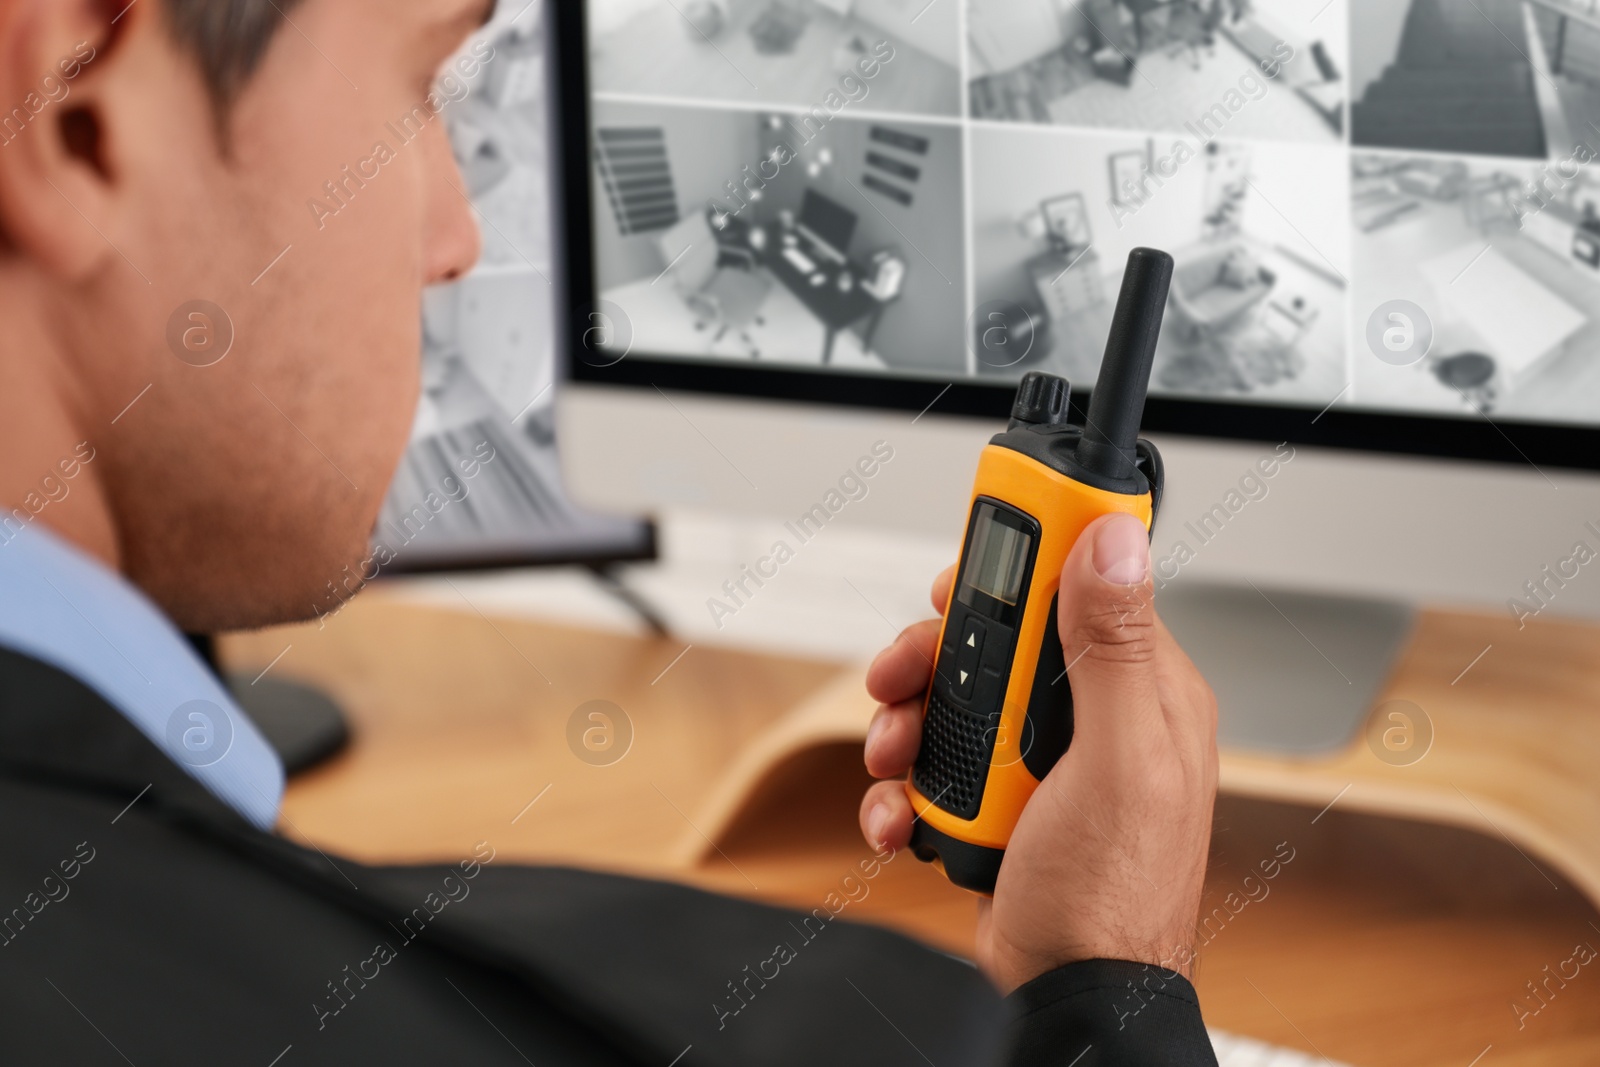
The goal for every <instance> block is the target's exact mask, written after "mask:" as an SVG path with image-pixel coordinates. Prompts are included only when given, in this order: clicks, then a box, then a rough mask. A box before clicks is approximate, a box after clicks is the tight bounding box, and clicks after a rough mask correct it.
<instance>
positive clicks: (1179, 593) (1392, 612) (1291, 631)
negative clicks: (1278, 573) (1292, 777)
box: [1156, 581, 1416, 756]
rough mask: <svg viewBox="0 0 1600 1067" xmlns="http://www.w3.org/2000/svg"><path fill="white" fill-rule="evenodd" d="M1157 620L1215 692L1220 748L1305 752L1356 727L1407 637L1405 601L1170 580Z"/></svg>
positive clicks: (1330, 748) (1344, 737) (1335, 742)
mask: <svg viewBox="0 0 1600 1067" xmlns="http://www.w3.org/2000/svg"><path fill="white" fill-rule="evenodd" d="M1156 606H1157V609H1158V610H1159V611H1160V613H1161V618H1162V620H1163V621H1164V622H1165V623H1166V624H1167V627H1168V628H1169V629H1170V630H1171V631H1172V633H1173V636H1175V637H1176V638H1177V639H1178V643H1179V644H1181V645H1182V646H1183V648H1184V651H1186V652H1187V653H1188V654H1189V657H1190V658H1191V659H1193V660H1194V662H1195V666H1197V667H1199V668H1200V673H1201V674H1203V675H1205V677H1206V680H1207V681H1209V682H1210V683H1211V688H1212V689H1213V690H1215V692H1216V694H1217V704H1218V708H1219V713H1218V714H1219V721H1218V724H1217V743H1218V744H1219V745H1220V746H1222V747H1223V748H1228V749H1234V750H1240V751H1249V752H1268V753H1276V754H1281V755H1295V756H1315V755H1322V754H1326V753H1331V752H1334V751H1337V750H1339V749H1342V748H1345V747H1346V746H1348V745H1349V744H1350V743H1351V742H1352V741H1354V740H1355V739H1356V738H1357V737H1358V736H1359V735H1360V733H1361V731H1362V728H1363V727H1364V726H1365V725H1366V721H1367V717H1368V715H1369V714H1370V713H1371V711H1372V707H1373V705H1374V704H1375V703H1376V701H1377V697H1378V694H1379V692H1380V691H1381V690H1382V688H1383V685H1384V683H1385V681H1386V680H1387V679H1388V677H1389V675H1390V671H1391V669H1392V668H1393V666H1394V664H1395V660H1396V658H1397V657H1398V656H1399V654H1400V652H1401V650H1402V649H1403V648H1404V646H1405V643H1406V640H1407V638H1408V637H1409V636H1410V634H1411V628H1412V624H1413V622H1414V620H1415V617H1416V612H1415V609H1414V608H1413V607H1412V606H1411V605H1409V604H1405V603H1401V602H1398V601H1388V600H1367V599H1359V598H1355V597H1344V596H1324V595H1316V594H1308V593H1295V592H1285V591H1283V590H1279V589H1271V588H1266V587H1262V586H1256V585H1253V584H1250V583H1246V584H1244V585H1219V584H1209V583H1202V582H1188V581H1177V582H1173V583H1171V584H1170V585H1168V586H1167V587H1166V588H1165V589H1161V590H1158V591H1157V593H1156Z"/></svg>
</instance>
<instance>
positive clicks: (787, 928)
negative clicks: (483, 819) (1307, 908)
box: [0, 650, 1215, 1067]
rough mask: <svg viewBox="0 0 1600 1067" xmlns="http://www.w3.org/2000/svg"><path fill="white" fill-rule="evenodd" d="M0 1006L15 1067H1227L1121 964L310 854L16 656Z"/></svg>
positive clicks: (577, 884)
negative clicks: (1025, 978) (979, 967)
mask: <svg viewBox="0 0 1600 1067" xmlns="http://www.w3.org/2000/svg"><path fill="white" fill-rule="evenodd" d="M824 914H826V912H824ZM1130 997H1131V999H1130ZM0 998H3V1001H4V1003H5V1005H6V1012H5V1014H6V1020H7V1021H6V1024H5V1025H4V1026H0V1063H4V1064H7V1065H13V1064H15V1065H22V1064H63V1063H70V1064H75V1065H79V1064H82V1065H93V1064H122V1063H133V1064H138V1065H140V1067H143V1065H145V1064H165V1065H175V1064H207V1065H211V1064H245V1065H257V1067H299V1065H302V1064H336V1063H337V1064H391V1063H396V1064H408V1063H449V1064H474V1065H477V1064H499V1063H504V1064H529V1063H533V1064H538V1065H540V1067H546V1065H561V1064H598V1065H612V1064H615V1065H623V1064H628V1065H633V1064H644V1065H650V1067H670V1065H674V1064H676V1065H679V1067H694V1065H727V1067H735V1065H738V1067H744V1065H749V1064H779V1065H787V1064H795V1065H800V1064H807V1065H809V1064H839V1063H861V1064H874V1065H878V1064H906V1065H913V1067H920V1065H925V1064H937V1065H938V1067H956V1065H960V1064H994V1063H1004V1062H1009V1063H1014V1064H1018V1065H1030V1067H1031V1065H1043V1064H1060V1065H1061V1067H1066V1065H1068V1064H1072V1063H1076V1064H1078V1067H1089V1065H1091V1064H1112V1063H1115V1064H1123V1063H1128V1064H1133V1063H1138V1064H1152V1063H1169V1064H1208V1065H1209V1064H1214V1063H1215V1060H1214V1058H1212V1056H1211V1052H1210V1046H1209V1043H1207V1041H1206V1038H1205V1032H1204V1030H1203V1028H1202V1027H1201V1024H1200V1016H1199V1009H1198V1006H1197V1005H1196V1003H1195V1000H1194V994H1193V990H1192V989H1191V988H1190V987H1189V986H1188V984H1187V983H1186V982H1184V981H1183V979H1181V978H1175V979H1172V980H1169V981H1167V982H1165V983H1164V984H1163V985H1161V986H1160V987H1157V988H1156V989H1155V990H1154V991H1150V982H1149V981H1148V978H1147V971H1146V970H1145V969H1140V968H1137V967H1135V966H1134V965H1132V964H1120V963H1110V962H1105V961H1093V962H1090V963H1085V964H1076V965H1073V966H1071V967H1066V968H1063V969H1061V970H1060V971H1056V972H1054V973H1053V974H1050V975H1046V976H1044V977H1043V978H1040V979H1038V980H1037V981H1035V982H1033V983H1030V985H1028V986H1026V987H1024V988H1023V989H1022V990H1020V991H1019V992H1018V993H1017V994H1015V995H1014V996H1013V998H1012V999H1011V1002H1010V1003H1009V1004H1008V1003H1006V1002H1003V1001H1001V1000H1000V999H999V998H998V997H997V996H996V995H995V994H994V992H993V991H992V990H991V988H990V987H989V986H988V985H987V983H986V982H984V981H983V979H982V978H980V977H979V975H978V974H977V973H976V972H975V971H974V970H973V969H972V968H971V967H969V966H968V965H966V964H964V963H962V962H960V961H957V960H953V959H951V958H949V957H946V956H943V955H941V954H939V953H936V952H933V951H930V950H928V949H925V948H922V947H920V946H918V945H916V944H915V943H913V942H911V941H908V940H906V939H904V938H902V937H899V936H896V935H894V934H891V933H888V932H885V931H882V930H878V929H875V928H872V927H867V926H861V925H856V924H852V923H849V922H847V921H845V920H843V919H832V920H831V921H828V922H823V921H822V920H821V919H819V918H817V917H816V916H815V915H810V916H808V915H805V914H802V913H794V912H788V911H784V910H780V909H775V908H769V907H765V906H762V905H757V904H751V903H746V902H742V901H736V900H729V899H724V898H720V897H716V896H713V895H710V894H706V893H701V892H698V891H695V890H692V889H686V888H683V887H680V886H674V885H668V884H662V883H655V882H648V881H642V880H637V879H630V878H622V877H616V876H611V875H604V874H596V873H592V872H584V871H576V870H568V869H561V868H535V867H520V866H514V865H512V864H510V863H508V862H507V861H506V860H505V859H503V858H496V857H495V854H494V847H493V842H492V841H491V842H486V843H485V844H484V845H482V846H480V847H479V848H478V850H477V851H476V853H475V854H474V855H472V856H466V857H462V859H461V862H459V863H457V864H454V865H450V866H436V867H405V868H371V867H364V866H362V865H360V864H357V863H355V862H353V861H350V860H346V859H342V858H339V857H330V856H325V855H323V854H321V853H320V852H318V851H316V850H314V849H305V848H301V847H299V846H297V845H294V844H291V843H289V842H287V841H284V840H282V839H280V838H277V837H274V836H271V835H268V834H264V833H261V832H259V831H257V830H255V829H253V828H252V827H250V826H249V825H248V824H247V823H245V822H244V821H243V820H242V819H241V818H240V817H239V816H237V815H236V814H234V812H233V811H232V810H231V809H229V808H228V807H226V806H225V805H224V804H222V803H221V802H220V801H218V800H216V799H215V798H213V797H212V796H211V795H210V794H209V793H208V792H206V791H205V790H204V789H203V788H202V787H201V786H200V785H199V784H198V783H196V782H195V781H194V780H193V779H192V778H190V777H189V776H188V775H187V774H185V773H184V772H183V770H181V769H180V768H179V767H178V766H176V765H175V764H173V763H172V762H170V761H169V760H168V759H167V758H166V757H165V756H164V755H163V754H162V753H161V752H160V751H159V750H158V749H157V748H156V747H154V746H153V745H151V744H150V743H149V742H148V741H147V740H146V739H145V738H144V736H143V735H142V734H140V733H139V732H138V731H137V730H136V729H134V727H133V726H132V725H130V724H129V723H128V722H127V721H126V720H125V719H124V718H123V717H122V715H121V714H120V713H118V712H117V711H116V710H115V709H113V708H111V707H110V706H108V705H107V704H106V703H105V702H104V701H103V700H101V699H100V698H99V697H98V696H97V695H96V694H95V693H93V692H92V691H90V690H89V689H87V688H86V687H84V686H83V685H81V684H80V683H78V682H77V681H76V680H74V679H72V678H70V677H68V676H67V675H65V674H62V673H61V672H59V671H57V670H55V669H53V668H51V667H48V666H46V665H43V664H41V663H38V662H36V661H34V660H32V659H29V658H27V657H23V656H20V655H17V654H14V653H11V652H8V651H5V650H0ZM1130 1006H1137V1008H1138V1010H1137V1011H1134V1010H1130ZM1086 1046H1087V1052H1086V1053H1085V1048H1086ZM1081 1053H1082V1054H1083V1055H1082V1057H1081V1059H1078V1058H1077V1057H1079V1056H1080V1054H1081Z"/></svg>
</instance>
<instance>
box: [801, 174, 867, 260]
mask: <svg viewBox="0 0 1600 1067" xmlns="http://www.w3.org/2000/svg"><path fill="white" fill-rule="evenodd" d="M800 226H801V228H802V229H804V230H805V231H806V232H807V233H808V234H809V235H810V236H811V238H812V239H813V240H817V241H821V242H822V243H823V244H825V245H827V246H828V247H829V248H830V249H832V250H833V251H835V252H837V253H839V254H840V255H845V254H846V253H848V252H849V251H850V238H851V236H852V235H853V234H854V233H855V232H856V213H855V212H854V211H851V210H850V209H849V208H847V207H845V206H844V205H843V204H840V203H838V202H836V201H833V200H830V199H828V198H827V197H825V196H823V195H822V194H821V193H819V192H817V191H816V190H815V189H807V190H806V198H805V202H804V205H803V206H802V207H801V208H800Z"/></svg>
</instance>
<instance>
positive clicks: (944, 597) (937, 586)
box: [933, 564, 956, 615]
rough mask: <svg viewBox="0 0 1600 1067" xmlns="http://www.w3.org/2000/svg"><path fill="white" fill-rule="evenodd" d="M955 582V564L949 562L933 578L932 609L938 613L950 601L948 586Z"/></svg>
mask: <svg viewBox="0 0 1600 1067" xmlns="http://www.w3.org/2000/svg"><path fill="white" fill-rule="evenodd" d="M955 582H956V568H955V564H951V565H950V566H948V567H946V568H945V569H944V570H942V571H940V572H939V577H937V578H935V579H934V580H933V610H934V611H937V612H938V613H939V614H940V615H943V614H944V609H945V608H946V607H947V606H948V605H949V603H950V587H951V586H952V585H954V584H955Z"/></svg>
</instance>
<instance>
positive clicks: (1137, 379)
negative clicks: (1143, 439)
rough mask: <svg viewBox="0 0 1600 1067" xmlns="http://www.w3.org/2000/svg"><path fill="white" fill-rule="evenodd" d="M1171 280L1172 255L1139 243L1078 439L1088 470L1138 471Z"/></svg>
mask: <svg viewBox="0 0 1600 1067" xmlns="http://www.w3.org/2000/svg"><path fill="white" fill-rule="evenodd" d="M1171 285H1172V257H1171V256H1169V255H1167V254H1166V253H1165V252H1162V251H1159V250H1157V249H1154V248H1135V249H1134V250H1133V251H1132V252H1130V253H1129V254H1128V269H1127V270H1126V271H1124V272H1123V275H1122V293H1121V295H1119V296H1118V297H1117V309H1116V312H1115V313H1114V314H1113V315H1112V318H1111V336H1110V337H1109V338H1108V339H1107V341H1106V354H1105V359H1104V360H1102V361H1101V363H1100V377H1099V379H1098V380H1097V381H1096V382H1095V386H1094V393H1093V395H1091V396H1090V398H1089V416H1088V418H1087V420H1085V422H1084V428H1083V439H1082V440H1081V441H1080V442H1079V443H1078V452H1077V459H1078V463H1079V465H1081V466H1082V467H1083V468H1084V469H1085V470H1087V471H1090V472H1093V473H1095V474H1098V475H1101V476H1103V477H1106V478H1115V479H1119V480H1120V479H1127V478H1132V477H1133V476H1134V473H1135V470H1136V469H1137V464H1138V453H1137V448H1138V444H1139V423H1140V421H1141V420H1142V419H1143V418H1144V400H1145V394H1146V393H1148V392H1149V391H1150V368H1151V366H1152V365H1153V364H1154V362H1155V356H1156V340H1157V338H1159V337H1160V336H1161V317H1162V314H1163V313H1164V312H1165V310H1166V306H1167V290H1168V289H1169V288H1170V287H1171Z"/></svg>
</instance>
